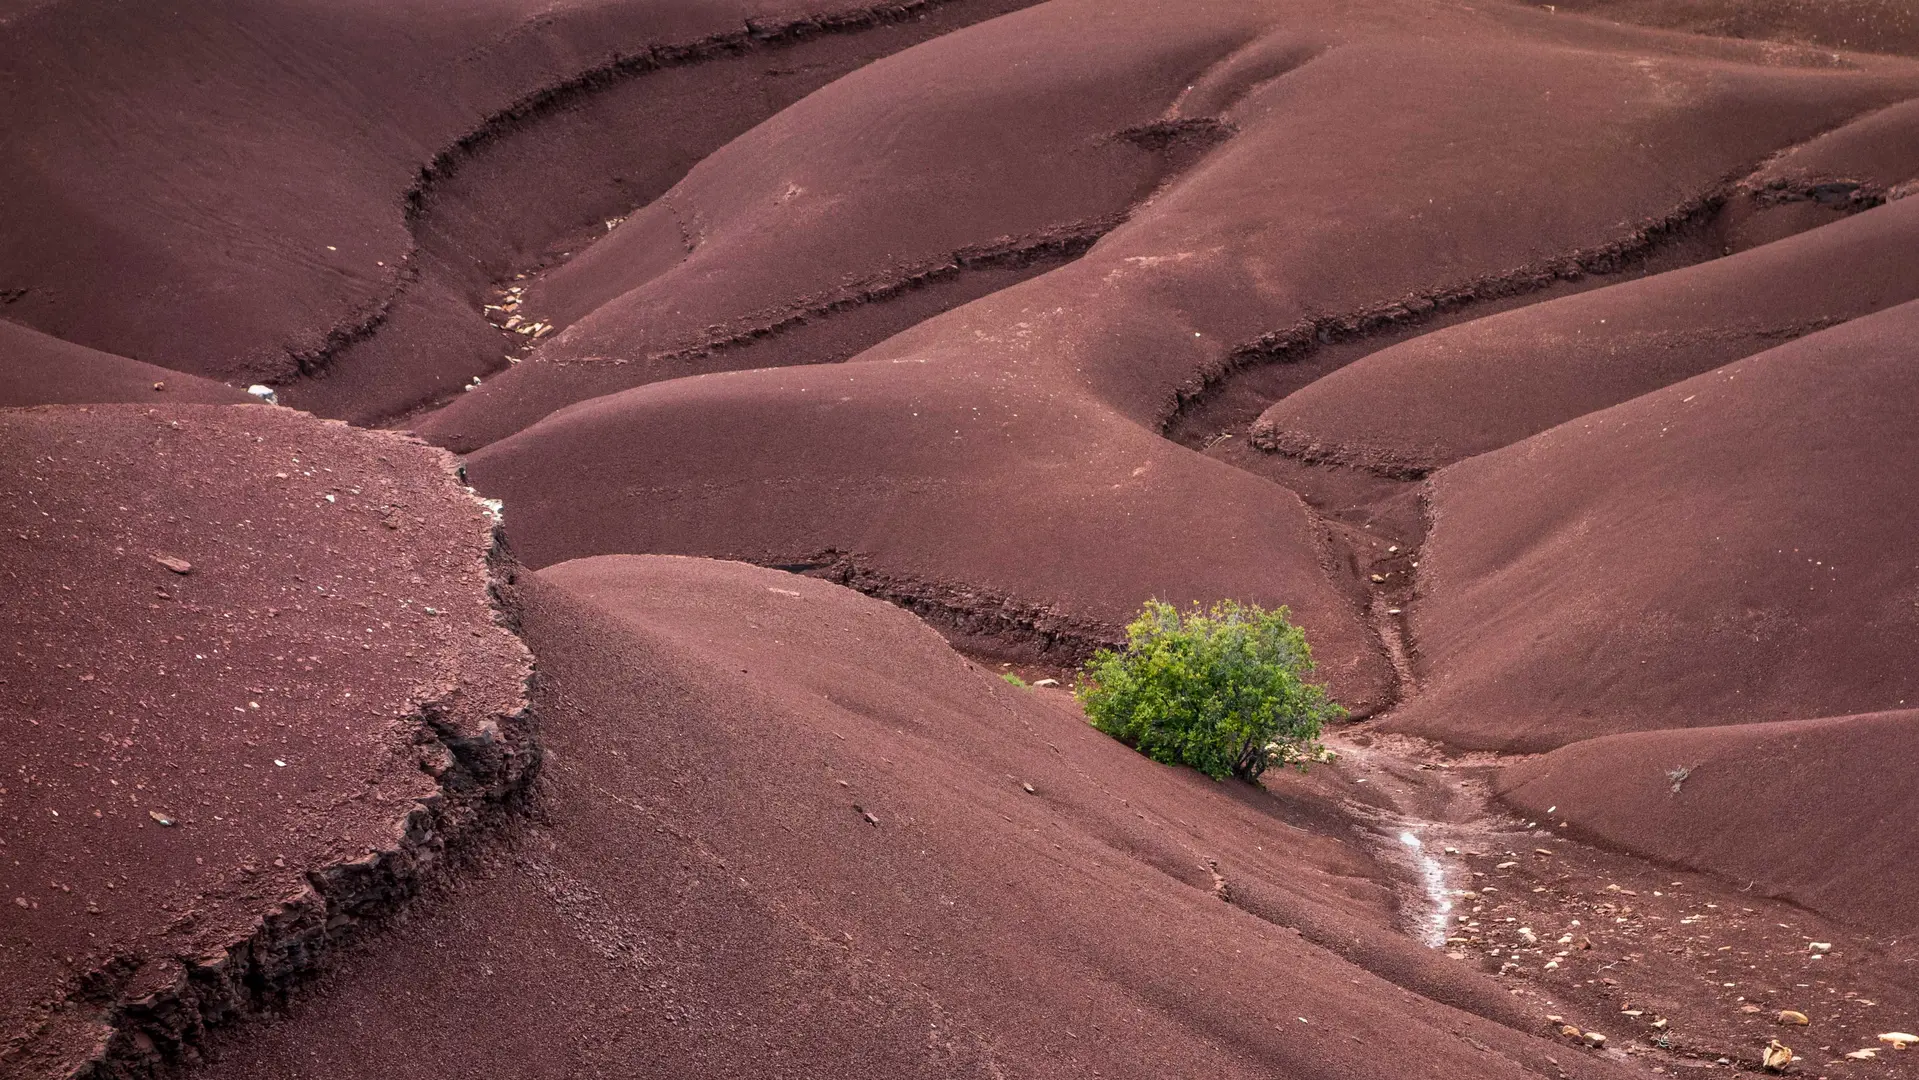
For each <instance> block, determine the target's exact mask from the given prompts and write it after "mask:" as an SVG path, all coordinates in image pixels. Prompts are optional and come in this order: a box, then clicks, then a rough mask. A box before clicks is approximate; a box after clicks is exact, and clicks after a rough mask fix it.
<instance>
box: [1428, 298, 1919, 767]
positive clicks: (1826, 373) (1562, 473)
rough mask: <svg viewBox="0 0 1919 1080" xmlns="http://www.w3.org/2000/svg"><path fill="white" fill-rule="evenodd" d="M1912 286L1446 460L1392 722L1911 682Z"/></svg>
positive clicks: (1740, 699) (1480, 724)
mask: <svg viewBox="0 0 1919 1080" xmlns="http://www.w3.org/2000/svg"><path fill="white" fill-rule="evenodd" d="M1915 342H1919V301H1915V302H1908V303H1906V304H1902V305H1900V306H1898V307H1895V308H1891V309H1889V310H1887V311H1882V312H1880V313H1878V314H1875V315H1868V316H1866V317H1864V318H1860V319H1855V320H1853V321H1852V322H1849V323H1845V324H1844V325H1841V326H1838V327H1834V328H1832V329H1830V330H1824V331H1820V332H1819V333H1816V334H1811V335H1808V336H1806V337H1804V338H1800V339H1799V340H1797V341H1794V342H1791V343H1789V344H1786V345H1782V346H1780V347H1778V348H1776V349H1772V350H1769V351H1767V352H1763V353H1760V354H1758V355H1756V356H1752V357H1748V358H1747V359H1745V360H1741V361H1738V362H1737V363H1734V364H1730V365H1727V366H1726V367H1724V368H1721V369H1718V370H1716V371H1713V372H1709V373H1707V374H1705V375H1700V376H1697V377H1695V378H1692V379H1688V380H1686V381H1685V382H1681V383H1678V384H1675V385H1673V386H1670V387H1667V388H1665V389H1663V390H1659V391H1656V392H1654V393H1651V394H1648V395H1646V396H1644V397H1640V398H1636V399H1634V400H1632V401H1630V402H1627V403H1626V404H1623V405H1619V406H1616V407H1614V408H1612V409H1608V410H1606V411H1604V412H1599V413H1595V414H1593V415H1591V416H1588V417H1584V418H1582V419H1579V420H1574V421H1570V422H1568V423H1566V424H1562V425H1560V426H1559V427H1556V428H1553V429H1552V430H1550V431H1547V432H1544V433H1542V434H1540V435H1536V436H1534V437H1532V438H1530V439H1527V440H1525V441H1524V442H1520V443H1517V444H1514V445H1512V446H1509V447H1506V448H1505V449H1503V450H1499V451H1496V452H1494V453H1491V454H1487V455H1484V456H1481V457H1477V458H1473V459H1470V460H1468V461H1464V462H1461V463H1460V464H1458V465H1454V466H1452V467H1451V468H1448V469H1443V470H1441V471H1440V472H1439V473H1438V474H1436V476H1435V477H1434V480H1433V489H1432V494H1431V505H1432V514H1433V526H1432V531H1431V533H1430V535H1429V538H1428V540H1427V547H1426V549H1425V551H1424V552H1423V554H1422V558H1421V563H1420V582H1419V591H1420V599H1419V601H1418V604H1417V606H1416V607H1415V608H1414V609H1413V621H1412V628H1413V631H1414V635H1415V640H1416V644H1417V647H1418V650H1419V655H1420V659H1421V666H1422V670H1423V674H1424V681H1425V686H1424V687H1423V688H1422V689H1421V691H1420V693H1419V694H1418V695H1417V696H1415V697H1414V698H1413V700H1412V701H1411V702H1410V704H1409V705H1408V706H1407V707H1406V708H1405V709H1403V710H1401V712H1400V713H1399V714H1398V715H1396V716H1395V718H1394V719H1393V721H1392V726H1394V727H1396V728H1400V729H1403V730H1409V731H1416V732H1424V733H1429V734H1432V735H1434V736H1435V737H1438V738H1441V739H1444V740H1445V741H1447V742H1450V743H1453V744H1455V745H1463V746H1471V747H1489V748H1506V749H1519V750H1536V749H1547V748H1551V747H1554V746H1559V745H1561V744H1564V743H1567V742H1573V741H1576V740H1579V739H1583V738H1589V737H1591V736H1595V735H1605V734H1612V733H1616V732H1622V731H1634V730H1646V729H1653V728H1689V727H1706V726H1711V725H1723V724H1738V723H1749V722H1757V721H1773V720H1799V719H1808V718H1812V717H1819V716H1837V715H1847V714H1852V713H1863V712H1873V711H1879V710H1885V709H1897V708H1899V707H1901V706H1909V705H1910V704H1911V703H1913V702H1919V674H1915V671H1914V668H1913V666H1912V664H1911V663H1910V658H1911V657H1912V656H1913V655H1914V650H1915V649H1919V565H1915V562H1914V560H1913V558H1912V555H1911V551H1912V545H1911V544H1910V542H1909V539H1908V538H1909V537H1910V536H1911V534H1912V530H1913V529H1914V528H1915V527H1916V526H1919V519H1915V514H1919V509H1916V508H1919V491H1915V488H1914V484H1915V481H1916V480H1919V474H1915V473H1914V471H1913V470H1912V469H1910V468H1907V467H1904V464H1903V463H1906V462H1910V461H1912V460H1914V455H1915V454H1916V453H1919V429H1915V427H1914V425H1913V424H1912V423H1911V418H1910V416H1909V410H1910V405H1911V402H1912V401H1913V400H1914V394H1915V393H1919V364H1915V363H1914V360H1915V352H1914V349H1915Z"/></svg>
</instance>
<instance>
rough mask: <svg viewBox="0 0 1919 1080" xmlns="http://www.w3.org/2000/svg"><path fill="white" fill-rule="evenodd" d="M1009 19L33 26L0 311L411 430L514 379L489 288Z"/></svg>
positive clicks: (803, 14) (926, 8)
mask: <svg viewBox="0 0 1919 1080" xmlns="http://www.w3.org/2000/svg"><path fill="white" fill-rule="evenodd" d="M1013 6H1017V4H1016V3H1014V2H996V0H948V2H940V0H913V2H905V3H883V4H863V3H841V4H837V5H833V4H827V5H809V4H798V3H794V2H792V0H715V2H710V3H698V4H684V3H640V4H628V3H609V2H606V0H563V2H560V3H544V2H534V0H505V2H500V3H489V4H480V5H464V4H463V5H452V6H448V5H438V4H404V5H397V6H395V5H358V6H356V7H355V8H354V10H353V12H352V17H350V18H347V17H342V16H341V13H340V12H338V11H335V10H332V9H330V8H327V7H324V6H322V7H314V6H312V5H303V4H290V3H276V4H259V3H250V2H245V0H214V2H209V3H200V4H193V5H189V6H186V7H183V8H180V9H177V10H175V9H166V8H159V7H155V6H153V5H150V4H120V3H111V2H98V0H67V2H60V3H47V4H39V5H34V6H30V7H28V8H26V9H24V10H22V11H19V12H17V13H15V14H13V15H12V17H10V18H8V19H6V20H4V21H0V57H4V59H0V85H4V86H5V87H6V91H7V96H8V100H9V103H10V105H11V107H10V108H9V109H8V110H7V114H6V119H5V121H4V123H0V140H3V141H4V145H5V146H6V153H4V154H0V202H3V203H4V204H5V205H6V206H7V208H8V212H9V216H8V228H7V229H6V230H5V232H4V234H0V312H4V315H5V317H6V318H8V319H11V320H14V321H17V322H21V323H24V324H26V325H29V326H32V327H34V328H36V329H39V330H41V331H44V332H46V333H49V334H52V335H54V336H56V337H60V338H63V339H66V340H69V341H73V342H76V343H79V344H83V345H87V346H89V347H92V348H96V349H100V350H103V351H107V352H111V353H115V354H118V355H122V356H128V357H132V358H134V359H137V360H140V361H143V362H147V363H152V364H158V365H161V366H164V367H168V368H173V369H176V370H180V371H184V372H188V373H192V374H197V375H203V376H207V377H210V378H213V379H216V380H220V381H229V382H234V383H238V384H242V385H244V384H247V383H252V382H266V383H271V384H274V385H276V386H280V387H282V388H283V390H284V394H283V396H284V397H285V398H286V400H288V401H293V402H304V403H307V404H311V405H312V406H313V407H315V408H320V409H324V410H326V411H328V412H330V413H331V414H334V415H340V416H349V417H353V418H355V419H361V420H367V419H376V418H379V417H384V416H388V415H392V414H394V413H397V412H400V411H403V410H405V409H407V408H411V407H413V406H416V405H419V404H422V403H424V402H426V401H428V400H431V399H432V398H434V397H435V396H442V395H446V394H449V393H453V392H456V391H457V389H458V388H459V386H460V385H461V384H463V383H465V382H467V381H468V380H469V379H470V378H471V377H472V376H473V375H476V374H482V373H484V372H487V371H490V370H492V369H494V368H496V367H499V366H502V363H503V361H502V354H503V353H504V352H506V351H507V350H508V348H509V347H510V344H512V343H515V342H517V341H519V340H520V339H518V338H516V337H514V336H512V335H510V334H503V333H502V332H501V331H499V330H498V329H496V328H495V327H494V326H492V325H490V324H489V323H488V322H487V321H486V320H485V319H484V318H483V317H482V315H481V311H480V304H481V303H482V302H483V301H484V300H485V299H487V298H488V291H489V288H490V286H491V284H492V282H493V281H495V280H497V279H498V278H501V277H504V276H508V275H510V274H511V273H513V272H515V271H516V270H519V269H524V268H526V267H527V266H528V265H531V264H533V263H537V262H538V261H539V260H540V259H542V258H543V257H544V256H545V255H546V254H547V253H548V249H549V247H550V246H551V245H554V244H556V243H559V242H561V241H563V240H570V238H571V237H572V236H573V235H575V234H579V233H582V232H584V231H587V230H589V229H590V230H593V231H603V229H604V227H603V224H602V222H603V221H604V220H605V219H608V218H611V217H614V216H617V215H620V214H624V213H626V212H627V211H628V210H630V209H631V208H632V207H633V206H635V205H640V204H644V203H646V202H649V201H651V200H652V199H653V198H654V197H656V196H657V195H659V194H660V193H661V192H663V191H664V190H666V189H667V188H668V187H670V186H671V185H672V184H673V182H674V181H675V180H677V179H678V178H679V177H680V176H681V175H682V174H683V173H684V172H685V170H686V169H687V168H689V167H690V166H691V165H692V164H693V163H695V162H697V161H698V160H699V159H700V158H701V157H703V156H705V155H706V154H708V153H710V152H711V151H712V150H714V149H715V148H717V147H719V146H721V145H722V144H724V143H725V142H726V141H727V140H728V139H730V138H732V137H733V136H735V135H737V134H739V133H740V132H742V131H744V130H746V129H748V128H750V127H751V126H752V125H753V124H755V123H757V122H759V121H760V120H762V119H764V118H765V117H766V116H768V115H770V114H771V113H773V112H776V111H777V110H778V109H779V108H781V107H782V106H784V105H786V104H788V103H790V102H792V101H794V100H797V99H798V98H800V97H802V96H804V95H805V94H806V93H808V92H809V91H811V90H813V89H815V88H817V87H818V86H820V85H823V84H825V83H826V82H829V81H831V80H832V79H833V78H835V77H837V76H838V75H840V74H844V73H845V72H846V71H849V70H852V69H854V68H856V67H858V66H860V65H861V64H864V63H866V62H868V61H870V60H872V59H874V58H875V57H877V56H881V55H885V54H886V53H888V52H892V51H896V50H898V49H900V48H904V47H906V46H907V45H910V44H912V43H913V42H915V41H919V40H922V39H924V38H925V37H927V36H931V35H933V34H937V33H941V32H943V31H945V30H950V29H952V28H953V27H954V26H957V25H964V24H965V23H966V22H969V21H974V20H978V19H982V18H989V17H991V16H993V15H996V14H999V13H1000V12H1002V11H1004V10H1007V9H1008V8H1010V7H1013ZM76 43H84V47H79V46H77V45H76ZM535 121H546V122H544V123H539V124H538V125H537V126H538V127H539V129H540V133H539V134H538V135H537V136H531V137H525V136H523V135H522V133H523V131H524V130H525V129H527V128H528V127H530V126H532V125H533V124H534V122H535ZM529 191H534V192H537V193H538V194H537V196H532V197H529V196H528V194H527V193H528V192H529ZM501 218H505V219H506V220H507V221H509V222H511V223H512V224H511V225H510V226H507V227H502V226H500V225H499V224H498V222H499V220H500V219H501ZM553 250H554V252H555V253H557V252H558V250H559V249H558V248H554V249H553Z"/></svg>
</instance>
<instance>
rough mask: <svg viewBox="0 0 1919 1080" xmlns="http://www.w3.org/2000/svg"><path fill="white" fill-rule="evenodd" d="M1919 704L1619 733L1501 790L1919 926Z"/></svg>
mask: <svg viewBox="0 0 1919 1080" xmlns="http://www.w3.org/2000/svg"><path fill="white" fill-rule="evenodd" d="M1915 752H1919V711H1911V710H1907V711H1902V712H1888V713H1874V714H1871V715H1866V716H1843V717H1829V718H1823V719H1818V720H1791V721H1782V722H1778V723H1771V724H1741V725H1736V726H1731V727H1713V728H1700V729H1696V730H1691V731H1647V732H1633V733H1630V734H1625V735H1611V736H1607V737H1605V738H1600V739H1590V740H1587V741H1585V742H1579V743H1574V744H1573V745H1571V746H1566V747H1562V748H1560V749H1558V750H1555V751H1553V752H1552V753H1550V754H1546V755H1543V756H1541V757H1537V758H1532V759H1530V760H1527V761H1523V762H1520V763H1518V764H1516V765H1513V766H1510V767H1508V768H1507V769H1506V770H1505V771H1504V772H1503V773H1502V774H1501V775H1500V778H1499V781H1498V788H1499V791H1500V794H1501V795H1502V796H1503V797H1504V798H1505V799H1506V800H1507V801H1509V802H1511V803H1512V804H1514V805H1515V806H1518V807H1520V808H1521V809H1522V810H1524V811H1526V812H1527V813H1530V814H1533V815H1539V816H1543V815H1544V813H1545V811H1546V810H1547V809H1548V808H1552V809H1554V810H1555V811H1556V813H1555V814H1554V817H1555V818H1556V819H1563V820H1567V821H1570V822H1572V824H1573V827H1574V828H1575V829H1577V830H1578V831H1579V832H1580V833H1581V834H1583V835H1585V836H1588V837H1591V838H1593V839H1596V840H1598V841H1599V842H1601V843H1603V844H1605V845H1606V846H1608V847H1614V848H1619V849H1623V850H1626V851H1631V852H1634V853H1636V854H1639V855H1644V856H1647V857H1649V858H1653V859H1657V860H1659V861H1660V862H1662V863H1665V864H1667V865H1674V866H1684V867H1687V868H1691V869H1697V870H1704V871H1707V872H1709V873H1713V874H1718V875H1720V876H1721V877H1724V878H1726V879H1727V880H1730V881H1736V882H1745V883H1748V887H1749V888H1751V889H1754V890H1756V894H1757V895H1760V896H1775V897H1782V898H1784V899H1786V900H1789V901H1791V902H1793V903H1795V904H1798V905H1801V906H1803V907H1806V908H1810V909H1812V910H1814V911H1818V912H1821V913H1824V914H1827V915H1832V916H1835V917H1837V918H1840V919H1843V920H1846V921H1848V922H1851V923H1855V924H1859V925H1863V926H1869V927H1873V928H1875V929H1879V930H1883V931H1885V932H1887V933H1891V934H1894V935H1896V936H1900V937H1903V936H1905V935H1906V934H1909V933H1910V932H1911V931H1912V930H1913V929H1914V927H1915V926H1919V879H1916V877H1915V873H1914V870H1913V867H1914V866H1915V864H1919V838H1916V837H1915V834H1914V833H1913V830H1912V829H1911V828H1910V827H1909V826H1910V822H1911V815H1912V807H1913V806H1914V805H1915V804H1919V775H1915V774H1914V771H1913V769H1912V761H1913V755H1914V753H1915Z"/></svg>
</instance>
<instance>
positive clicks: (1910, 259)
mask: <svg viewBox="0 0 1919 1080" xmlns="http://www.w3.org/2000/svg"><path fill="white" fill-rule="evenodd" d="M1915 167H1916V168H1919V163H1916V165H1915ZM1915 297H1919V199H1906V200H1903V201H1900V202H1895V203H1892V204H1891V205H1888V206H1883V207H1880V208H1878V209H1876V210H1870V211H1867V212H1865V213H1863V214H1860V215H1858V216H1857V217H1854V218H1851V219H1849V220H1844V221H1839V222H1836V223H1834V224H1831V225H1828V226H1826V227H1824V228H1819V229H1814V230H1812V231H1811V232H1805V233H1800V234H1798V235H1795V236H1792V237H1790V238H1788V239H1785V240H1779V241H1776V242H1774V243H1771V244H1767V245H1765V246H1764V247H1759V248H1754V249H1753V250H1750V251H1746V252H1742V253H1740V254H1738V255H1735V256H1732V257H1731V258H1726V259H1719V260H1715V261H1713V262H1708V263H1704V264H1701V265H1699V266H1695V267H1691V268H1689V269H1684V270H1676V271H1672V272H1670V273H1665V274H1658V275H1655V276H1653V277H1648V278H1641V279H1640V280H1637V281H1633V282H1630V283H1627V284H1623V285H1616V286H1613V287H1611V288H1606V289H1600V290H1597V291H1594V292H1588V293H1580V294H1578V295H1575V296H1569V297H1566V298H1564V299H1560V300H1554V301H1550V302H1547V303H1542V304H1535V305H1532V306H1530V307H1523V308H1520V309H1518V310H1516V311H1511V312H1507V313H1505V314H1503V315H1496V316H1492V317H1490V318H1485V319H1476V320H1474V321H1472V322H1467V323H1462V324H1460V325H1458V326H1454V327H1450V328H1448V329H1446V330H1441V331H1437V332H1435V333H1431V334H1426V335H1424V336H1422V337H1417V338H1414V339H1412V340H1411V341H1408V342H1406V343H1404V344H1402V345H1396V346H1393V347H1392V348H1387V349H1381V350H1380V351H1378V352H1376V353H1373V354H1371V355H1369V356H1367V357H1366V358H1365V359H1363V360H1361V361H1359V362H1357V363H1354V364H1351V365H1349V366H1347V367H1345V368H1342V369H1340V370H1339V371H1337V372H1334V373H1333V374H1331V375H1328V376H1326V377H1325V378H1323V379H1320V380H1319V381H1318V382H1315V383H1313V384H1312V385H1311V386H1309V387H1307V388H1305V389H1303V390H1301V391H1299V392H1298V393H1295V394H1291V395H1289V396H1287V397H1286V398H1285V399H1283V400H1281V401H1280V402H1278V403H1277V404H1275V405H1274V406H1273V407H1272V408H1271V409H1269V410H1267V411H1266V413H1265V414H1264V415H1262V416H1261V417H1260V418H1259V421H1258V422H1257V423H1256V424H1254V425H1253V429H1252V436H1253V439H1254V440H1255V441H1256V442H1257V443H1258V444H1259V445H1261V446H1264V447H1268V448H1271V449H1275V450H1278V451H1280V452H1282V453H1285V454H1288V455H1290V456H1294V457H1300V458H1304V459H1306V460H1310V461H1334V462H1340V463H1346V464H1353V465H1358V466H1360V467H1363V468H1369V469H1373V470H1377V471H1383V472H1387V473H1400V474H1404V473H1419V472H1423V471H1426V470H1430V469H1433V468H1436V467H1438V466H1441V465H1449V464H1451V463H1453V462H1455V461H1459V460H1461V459H1463V458H1468V457H1472V456H1473V455H1475V454H1483V453H1486V452H1487V451H1489V450H1497V449H1499V448H1500V447H1502V446H1506V445H1509V444H1511V443H1515V442H1518V441H1519V440H1521V439H1524V438H1526V437H1527V436H1529V435H1533V434H1536V433H1538V432H1541V431H1544V430H1546V429H1547V428H1549V427H1552V426H1554V425H1555V424H1559V423H1563V422H1565V421H1567V420H1571V419H1574V418H1576V417H1580V416H1584V415H1586V414H1587V413H1590V412H1596V411H1598V410H1600V409H1603V408H1606V407H1607V406H1610V405H1616V404H1618V403H1620V402H1622V401H1626V400H1628V399H1630V398H1634V397H1638V396H1639V395H1641V394H1644V393H1647V392H1648V391H1652V390H1657V389H1659V388H1660V387H1662V386H1667V385H1670V384H1672V383H1675V382H1678V381H1680V380H1681V379H1685V378H1690V377H1691V376H1694V375H1698V374H1701V373H1703V372H1707V371H1711V370H1712V369H1714V368H1717V367H1720V366H1722V365H1725V364H1727V363H1730V362H1732V361H1734V360H1737V359H1739V358H1741V357H1744V356H1749V355H1751V354H1753V353H1756V352H1760V351H1763V350H1765V349H1769V348H1772V347H1773V346H1775V345H1778V344H1780V343H1782V342H1784V341H1788V340H1790V339H1792V338H1795V337H1798V336H1800V335H1803V334H1806V333H1809V332H1811V331H1813V330H1818V329H1822V328H1824V327H1828V326H1835V325H1837V324H1839V323H1842V322H1844V321H1846V320H1847V319H1852V318H1857V317H1858V316H1861V315H1867V314H1870V313H1872V312H1874V311H1878V310H1880V309H1882V308H1886V307H1891V306H1893V305H1895V304H1899V303H1903V302H1904V301H1907V300H1911V299H1913V298H1915Z"/></svg>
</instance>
